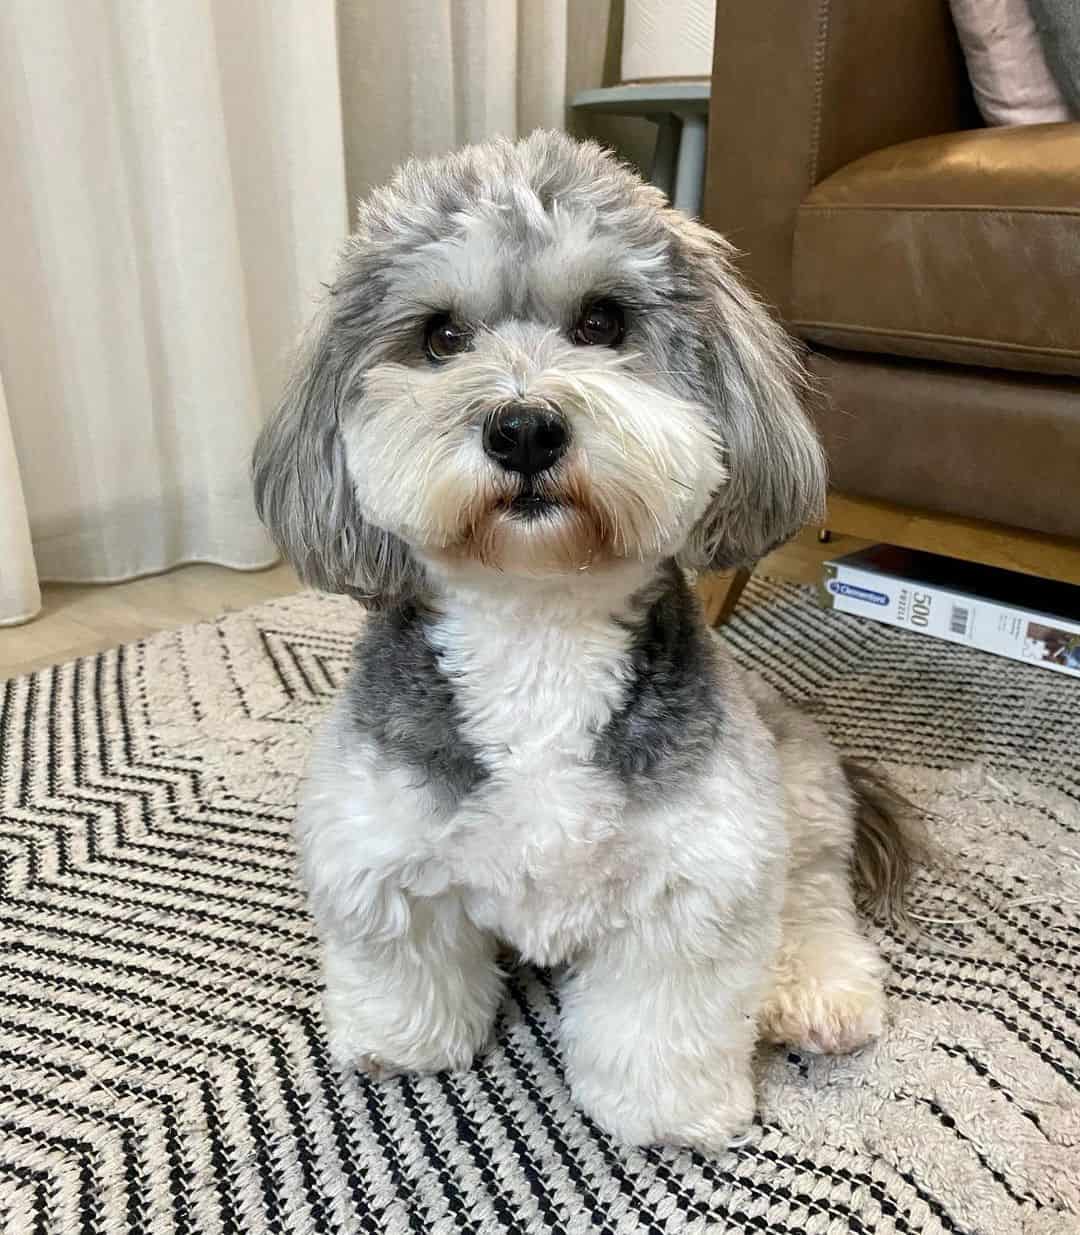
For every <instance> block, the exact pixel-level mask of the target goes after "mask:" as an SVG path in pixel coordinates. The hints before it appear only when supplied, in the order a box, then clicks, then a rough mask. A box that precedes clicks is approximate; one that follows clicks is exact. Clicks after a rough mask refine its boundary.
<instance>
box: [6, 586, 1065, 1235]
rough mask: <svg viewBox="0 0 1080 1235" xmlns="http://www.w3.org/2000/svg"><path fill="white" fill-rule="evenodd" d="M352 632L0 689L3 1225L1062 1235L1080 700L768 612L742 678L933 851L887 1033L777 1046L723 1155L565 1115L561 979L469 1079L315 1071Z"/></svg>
mask: <svg viewBox="0 0 1080 1235" xmlns="http://www.w3.org/2000/svg"><path fill="white" fill-rule="evenodd" d="M360 620H361V616H360V614H359V611H358V610H357V609H356V608H355V607H354V606H352V605H351V604H350V603H349V602H346V601H341V600H333V599H327V598H316V597H313V596H310V595H301V596H297V597H290V598H287V599H285V600H282V601H278V602H273V603H271V604H269V605H264V606H261V607H260V608H258V609H255V610H251V611H248V612H245V613H241V614H234V615H231V616H228V617H225V618H223V619H221V620H220V621H219V622H217V623H210V624H204V625H201V626H197V627H191V628H185V629H183V630H179V631H176V632H172V633H170V634H166V635H162V636H158V637H155V638H154V639H151V640H149V641H147V642H145V643H142V644H136V645H131V646H128V647H122V648H118V649H116V650H114V651H110V652H105V653H102V654H101V655H99V656H95V657H90V658H85V659H82V660H79V661H75V662H72V663H71V664H68V665H63V666H59V667H55V668H51V669H47V670H43V671H41V672H39V673H37V674H34V675H31V676H27V677H23V678H17V679H13V680H11V681H9V682H7V683H4V684H3V685H2V686H0V910H2V913H0V931H2V948H0V1206H2V1213H3V1219H4V1226H3V1230H4V1231H5V1232H12V1233H17V1235H24V1233H26V1235H30V1233H33V1235H76V1233H78V1235H99V1233H100V1235H106V1233H116V1232H119V1233H121V1235H168V1233H171V1232H175V1233H176V1235H216V1233H218V1232H220V1233H222V1235H263V1233H264V1232H265V1233H274V1235H293V1233H296V1235H316V1233H317V1235H324V1233H335V1235H336V1233H341V1235H346V1233H348V1235H351V1233H353V1232H366V1233H369V1235H377V1233H380V1232H391V1233H394V1232H399V1231H400V1232H415V1233H416V1235H427V1233H429V1232H453V1231H464V1232H480V1233H485V1235H486V1233H488V1232H543V1231H555V1232H566V1233H569V1232H578V1231H590V1232H591V1231H595V1232H606V1233H608V1235H627V1233H630V1232H641V1233H643V1235H660V1233H661V1232H664V1233H668V1232H683V1231H702V1232H704V1231H712V1230H716V1231H721V1230H739V1231H750V1232H760V1233H762V1235H793V1233H795V1232H826V1233H830V1235H831V1233H833V1232H841V1231H844V1232H856V1233H857V1235H863V1233H865V1235H869V1233H870V1232H881V1233H883V1235H890V1233H894V1232H895V1233H899V1235H935V1233H937V1232H952V1233H957V1235H983V1233H986V1232H991V1233H995V1235H996V1233H997V1232H1001V1233H1002V1235H1004V1233H1006V1232H1013V1231H1016V1232H1020V1231H1024V1232H1041V1231H1044V1230H1045V1231H1046V1232H1047V1233H1048V1235H1058V1233H1059V1232H1061V1233H1063V1232H1065V1231H1067V1230H1070V1229H1076V1224H1078V1223H1080V1217H1078V1210H1080V1185H1078V1184H1077V1182H1076V1181H1077V1178H1078V1173H1077V1171H1076V1169H1075V1167H1076V1164H1077V1159H1076V1145H1077V1144H1080V1092H1078V1091H1080V1045H1078V1044H1080V1012H1078V1006H1080V1001H1078V997H1077V996H1078V986H1077V977H1078V970H1080V936H1078V931H1077V926H1078V920H1080V915H1078V913H1077V904H1078V900H1080V871H1078V869H1077V867H1078V866H1080V859H1078V858H1077V848H1078V842H1077V839H1076V838H1077V835H1078V834H1080V806H1078V805H1077V796H1078V795H1080V766H1078V763H1077V760H1076V757H1075V756H1076V738H1075V734H1076V733H1077V732H1078V731H1080V687H1078V686H1077V685H1076V684H1075V683H1072V682H1069V681H1068V680H1067V679H1058V678H1055V677H1054V675H1052V674H1050V673H1048V672H1046V671H1043V670H1039V669H1032V668H1026V667H1024V666H1019V665H1012V664H1009V663H1008V662H1003V661H996V660H993V659H990V658H987V657H983V656H980V655H979V654H977V653H972V652H968V651H966V650H964V649H958V648H954V647H951V646H948V645H943V644H941V643H936V642H933V641H930V640H924V639H919V638H918V637H916V636H911V635H907V634H905V633H903V632H899V631H893V630H888V629H886V628H883V627H880V626H875V625H872V624H870V623H864V622H860V621H857V620H855V619H849V618H844V617H840V616H838V615H835V614H826V613H822V612H821V611H819V610H818V609H817V608H816V607H815V606H814V605H813V603H812V600H811V598H810V596H809V594H808V593H807V591H805V590H804V589H799V588H795V587H792V586H790V585H783V584H777V583H773V582H771V581H769V580H756V581H754V583H753V584H752V585H751V587H750V589H749V591H748V594H747V600H746V601H745V603H744V604H743V606H742V607H741V608H740V611H739V613H738V615H737V617H736V619H735V621H734V622H733V623H732V624H731V626H730V627H729V628H728V629H727V630H726V632H725V635H724V637H725V639H726V641H727V642H728V645H729V646H730V648H731V650H732V651H733V653H734V655H735V656H736V657H737V658H738V659H739V660H740V661H741V662H742V663H744V664H745V665H746V666H747V667H750V668H754V669H757V670H759V671H760V672H762V673H763V674H764V675H765V676H766V677H767V678H769V680H770V681H772V682H773V683H774V685H776V686H777V687H779V688H780V689H781V690H782V691H783V692H784V693H785V694H787V695H788V696H789V697H791V698H793V699H796V700H798V701H799V702H801V703H802V704H803V705H804V706H806V707H808V708H810V709H811V710H812V711H813V712H814V713H815V714H816V715H817V716H818V717H819V718H820V719H821V720H822V721H823V723H824V724H825V725H826V726H827V727H828V728H829V730H830V732H831V733H832V735H833V736H834V738H835V739H836V740H837V742H838V743H839V745H840V746H841V747H842V748H843V749H844V750H845V752H847V753H849V754H851V755H853V756H854V757H856V758H859V759H863V760H868V761H871V762H876V763H879V764H882V765H883V766H884V767H885V768H886V769H887V770H888V771H889V772H890V774H891V775H893V776H894V777H895V778H896V780H897V782H898V784H899V785H900V786H901V788H902V789H903V790H904V792H906V793H908V795H909V796H911V797H912V798H913V799H914V800H916V801H917V802H918V803H919V804H920V805H921V806H923V807H924V808H926V809H927V810H928V811H929V812H931V813H930V818H931V820H932V822H933V825H934V827H935V829H936V830H937V832H938V840H939V841H940V843H941V848H942V857H941V861H940V863H937V864H935V867H934V868H933V869H931V870H928V871H926V872H923V873H922V874H921V875H920V877H919V881H918V884H917V887H916V890H915V899H916V906H915V908H916V911H917V912H918V913H919V914H920V918H919V920H918V921H916V922H915V923H913V925H912V926H911V927H908V928H905V929H904V930H896V931H893V930H885V929H884V928H882V927H876V928H874V929H875V930H876V932H877V936H878V938H879V940H880V942H881V944H882V947H883V950H884V952H885V954H886V956H887V957H888V959H889V962H890V966H891V979H890V999H891V1017H892V1023H891V1025H890V1029H889V1031H888V1033H887V1035H886V1037H885V1038H884V1040H883V1041H882V1042H881V1043H880V1044H879V1045H877V1046H876V1047H875V1048H872V1049H870V1050H867V1051H864V1052H863V1053H861V1054H860V1055H858V1056H855V1057H853V1058H850V1059H837V1060H828V1059H817V1058H812V1057H808V1056H807V1057H803V1056H800V1055H798V1054H796V1053H794V1052H785V1051H772V1052H764V1051H763V1052H762V1055H761V1059H760V1061H759V1064H760V1092H761V1113H760V1116H759V1119H758V1121H757V1123H756V1124H755V1126H754V1128H753V1131H752V1133H751V1135H750V1137H749V1139H748V1141H747V1142H746V1143H745V1144H743V1145H741V1146H738V1147H736V1148H733V1149H732V1150H731V1151H730V1152H729V1153H728V1154H726V1155H725V1156H724V1157H723V1158H721V1159H719V1160H716V1161H708V1160H706V1159H704V1158H702V1157H700V1156H697V1155H693V1154H689V1153H676V1152H674V1151H670V1150H663V1149H650V1150H627V1149H624V1148H622V1147H620V1146H617V1145H615V1144H613V1143H612V1142H611V1141H610V1140H609V1139H608V1138H607V1137H605V1136H604V1135H603V1134H602V1133H601V1132H599V1130H598V1129H596V1128H595V1127H594V1126H592V1125H591V1124H590V1123H589V1121H588V1120H586V1119H585V1118H584V1117H583V1116H582V1115H581V1114H580V1112H578V1111H577V1110H575V1108H574V1107H573V1105H572V1103H571V1102H570V1100H569V1097H568V1094H567V1091H566V1086H565V1080H564V1076H563V1072H562V1065H561V1060H560V1055H559V1048H558V1035H557V1025H558V1015H559V1007H558V981H557V976H555V975H551V974H548V973H538V972H535V971H533V970H532V969H529V968H528V967H520V968H517V969H514V970H513V971H512V972H511V975H510V982H509V986H508V994H507V999H506V1002H505V1005H504V1008H503V1010H502V1013H501V1015H500V1019H499V1027H498V1034H497V1039H496V1041H495V1043H494V1045H493V1047H492V1049H491V1050H490V1052H488V1053H487V1054H485V1055H484V1056H483V1057H482V1058H480V1059H478V1060H477V1062H476V1064H475V1066H474V1067H473V1068H472V1069H471V1070H470V1071H469V1072H466V1073H462V1074H455V1075H441V1076H434V1077H417V1078H399V1079H396V1080H393V1081H389V1082H385V1083H382V1084H373V1083H369V1082H367V1081H366V1080H362V1079H360V1078H358V1077H356V1076H340V1075H338V1074H337V1073H336V1072H335V1070H334V1069H333V1067H332V1066H331V1064H330V1061H329V1059H328V1057H327V1053H326V1045H325V1040H324V1036H323V1028H322V1023H321V1017H320V1007H319V976H318V966H317V950H316V946H315V941H314V938H313V936H312V933H311V929H310V925H309V921H308V917H307V913H306V910H305V907H304V904H303V900H302V897H301V896H300V894H299V891H298V890H297V887H296V884H295V878H294V869H293V854H292V846H291V843H290V837H289V820H290V815H291V806H292V802H293V800H294V797H295V792H296V785H297V780H298V777H299V775H300V773H301V770H302V767H303V759H304V754H305V752H306V748H307V743H308V739H309V735H310V730H311V727H312V725H313V724H314V723H315V722H316V720H317V719H318V716H319V714H320V712H321V709H322V708H323V707H324V706H325V705H326V703H327V701H328V700H329V699H330V698H331V696H332V695H333V693H334V691H335V690H336V689H337V688H338V687H339V686H340V684H341V682H342V681H343V679H344V676H345V674H346V672H347V670H348V665H349V657H350V649H351V643H352V638H353V636H354V634H355V630H356V626H357V624H358V622H359V621H360ZM1070 863H1072V865H1071V866H1070ZM1070 1223H1071V1224H1073V1225H1072V1226H1070V1225H1069V1224H1070Z"/></svg>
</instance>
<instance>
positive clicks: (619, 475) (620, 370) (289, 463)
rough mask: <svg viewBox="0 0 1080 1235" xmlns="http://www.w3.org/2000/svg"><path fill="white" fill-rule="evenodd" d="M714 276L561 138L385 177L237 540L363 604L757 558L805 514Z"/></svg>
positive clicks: (674, 224)
mask: <svg viewBox="0 0 1080 1235" xmlns="http://www.w3.org/2000/svg"><path fill="white" fill-rule="evenodd" d="M727 253H728V250H727V246H726V245H725V244H724V243H723V241H721V240H720V239H719V238H717V237H716V236H714V235H713V234H712V233H710V232H708V231H707V230H706V229H705V228H703V227H701V226H699V225H698V224H696V223H693V222H691V221H690V220H688V219H686V218H684V217H683V216H682V215H679V214H677V213H675V212H674V211H671V210H669V209H667V208H666V206H665V204H664V201H663V198H662V196H661V195H660V193H659V192H658V191H657V190H655V189H653V188H651V187H649V186H647V185H644V184H642V183H641V181H640V180H638V179H637V177H636V176H634V175H633V174H632V173H631V172H629V171H628V170H626V169H625V168H623V167H622V166H621V165H620V164H618V163H617V162H616V161H615V160H614V159H613V158H612V157H611V156H609V155H607V154H605V153H604V152H603V151H601V150H600V149H599V148H598V147H596V146H594V145H591V144H579V143H575V142H573V141H572V140H571V139H569V138H567V137H565V136H562V135H559V134H553V133H538V134H534V135H533V136H532V137H530V138H528V139H526V140H525V141H523V142H520V143H518V144H516V145H515V144H512V143H509V142H500V143H494V144H492V145H489V146H480V147H471V148H468V149H466V150H464V151H462V152H460V153H459V154H455V155H451V156H448V157H446V158H443V159H439V160H434V161H431V162H427V163H411V164H409V165H407V166H406V167H405V168H404V169H403V170H402V171H401V172H400V173H399V174H398V176H397V177H396V179H395V180H394V181H393V183H392V184H391V185H390V186H389V187H388V188H386V189H384V190H380V191H378V192H376V193H375V194H374V195H373V196H372V197H371V198H370V199H369V200H368V201H367V202H366V203H365V205H364V206H363V207H362V209H361V214H360V220H359V229H358V231H357V233H356V235H355V236H354V237H352V238H351V239H350V241H349V243H348V245H347V247H346V250H345V253H344V255H343V258H342V262H341V267H340V270H339V273H338V277H337V280H336V282H335V283H334V285H333V287H332V288H331V289H330V294H329V296H328V297H327V299H326V302H325V304H324V306H323V308H322V311H321V314H320V316H319V318H318V319H317V320H316V322H315V323H314V326H313V329H312V332H311V335H310V337H309V338H308V341H307V344H306V347H305V351H304V354H303V356H302V358H301V363H300V366H299V369H298V372H297V374H296V376H295V377H294V379H293V382H292V384H291V386H290V388H289V390H288V391H287V392H286V396H285V399H284V401H283V404H282V406H281V407H280V408H279V410H278V412H277V413H276V415H275V417H274V419H273V420H272V421H271V423H270V424H269V425H268V426H267V428H266V430H265V431H264V433H263V436H262V438H261V439H260V442H259V445H258V447H257V449H256V458H255V481H256V496H257V501H258V504H259V510H260V514H261V515H262V517H263V518H264V519H265V520H266V521H267V523H268V524H269V526H270V528H271V530H272V531H273V532H274V534H275V536H276V538H277V540H278V542H279V544H281V546H282V548H283V549H284V550H285V552H286V553H287V555H288V556H289V557H290V558H291V559H292V560H293V562H294V564H295V565H296V566H297V568H298V570H299V572H300V574H301V575H302V576H303V577H304V578H305V579H306V580H307V581H309V582H311V583H314V584H316V585H317V586H322V587H325V588H328V589H330V590H340V591H348V592H351V593H353V594H354V595H357V596H360V597H361V598H362V599H366V600H369V601H371V602H372V603H394V602H395V601H398V600H401V599H404V598H405V597H407V596H408V595H409V594H410V593H412V592H414V591H416V590H417V589H418V588H422V581H423V563H424V562H438V563H439V564H440V566H441V567H442V568H444V569H449V570H451V571H452V570H453V569H454V568H455V566H467V567H469V568H474V567H476V566H477V565H479V566H481V567H485V568H490V569H492V570H498V571H502V572H506V573H510V574H529V575H540V576H544V575H551V574H555V575H558V574H563V573H565V572H570V571H582V570H590V569H592V570H600V569H603V568H604V567H605V566H606V565H608V564H610V563H612V562H618V561H625V560H627V559H631V560H649V559H654V558H661V557H668V556H673V555H681V557H682V559H683V560H684V561H686V562H687V563H688V564H690V565H693V566H696V567H715V566H721V565H729V564H734V563H736V562H741V561H746V560H752V559H754V558H756V557H758V556H760V554H761V553H763V552H764V551H766V550H767V549H768V548H770V547H772V545H774V544H777V543H779V542H780V541H782V540H784V539H786V538H787V537H788V536H789V535H791V534H792V532H794V531H795V530H796V529H797V528H798V527H799V526H800V525H801V524H802V523H803V522H804V521H806V519H807V518H809V517H811V516H812V515H813V514H814V513H815V512H816V510H817V509H818V508H819V506H820V504H821V500H822V493H823V468H822V462H821V453H820V449H819V447H818V444H817V440H816V437H815V435H814V433H813V431H812V429H811V428H810V427H809V425H808V423H807V421H806V419H805V417H804V415H803V412H802V410H801V407H800V403H799V398H798V389H797V373H798V371H797V367H796V365H795V364H794V362H793V359H792V356H791V352H790V350H789V348H788V345H787V343H786V340H785V339H784V336H783V334H782V332H780V331H779V330H778V328H777V327H775V326H774V325H773V324H772V323H771V321H770V320H769V318H768V317H767V315H766V314H765V313H764V312H763V310H762V309H761V308H760V307H759V306H758V305H757V304H756V302H754V300H753V299H752V298H751V297H750V296H749V295H748V294H747V293H746V292H745V291H744V290H743V289H742V287H741V286H740V285H739V283H738V282H737V280H736V279H735V277H734V275H733V274H732V273H731V270H730V267H729V262H728V256H727Z"/></svg>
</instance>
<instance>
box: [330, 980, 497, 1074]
mask: <svg viewBox="0 0 1080 1235" xmlns="http://www.w3.org/2000/svg"><path fill="white" fill-rule="evenodd" d="M325 1013H326V1028H327V1041H328V1045H329V1048H330V1058H331V1060H332V1061H333V1062H334V1064H335V1065H336V1067H337V1068H338V1069H339V1070H340V1071H342V1072H353V1071H356V1072H362V1073H363V1074H364V1075H365V1076H368V1077H370V1078H371V1079H372V1080H376V1081H383V1080H389V1079H390V1078H391V1077H394V1076H399V1075H401V1073H403V1072H460V1071H463V1070H464V1069H466V1068H468V1067H470V1066H471V1064H472V1061H473V1058H474V1056H475V1055H476V1054H477V1052H478V1051H479V1050H480V1049H481V1047H482V1046H483V1045H484V1042H485V1039H486V1036H487V1029H486V1026H483V1025H479V1026H478V1025H456V1026H452V1027H447V1026H441V1028H443V1029H444V1030H447V1029H449V1032H444V1033H442V1034H441V1035H440V1034H427V1035H423V1034H419V1033H409V1032H399V1033H392V1032H390V1033H388V1032H386V1029H385V1027H384V1028H383V1029H382V1030H380V1029H379V1028H377V1027H375V1026H373V1025H372V1024H371V1022H370V1020H369V1019H368V1018H366V1017H364V1016H357V1015H355V1014H354V1013H352V1012H351V1011H349V1010H344V1009H341V1008H339V1007H335V1006H334V1005H333V1003H332V1001H330V1000H327V1003H326V1007H325ZM402 1028H403V1029H407V1028H411V1026H409V1027H402Z"/></svg>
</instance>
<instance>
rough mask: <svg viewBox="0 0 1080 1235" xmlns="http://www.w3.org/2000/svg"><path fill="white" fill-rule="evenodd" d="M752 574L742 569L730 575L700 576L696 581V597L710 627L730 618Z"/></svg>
mask: <svg viewBox="0 0 1080 1235" xmlns="http://www.w3.org/2000/svg"><path fill="white" fill-rule="evenodd" d="M752 573H753V572H752V571H750V570H745V569H744V570H735V571H732V572H731V573H730V574H723V575H714V574H709V575H702V576H701V578H700V579H698V583H697V590H698V595H699V596H700V597H701V603H702V604H703V605H704V606H705V620H706V621H707V622H708V623H709V625H710V626H722V625H723V624H724V623H725V622H726V621H727V620H728V618H729V617H731V615H732V613H733V612H734V611H735V606H736V605H737V604H738V603H739V597H740V596H741V595H742V590H743V588H744V587H746V585H747V583H749V581H750V575H751V574H752Z"/></svg>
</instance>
